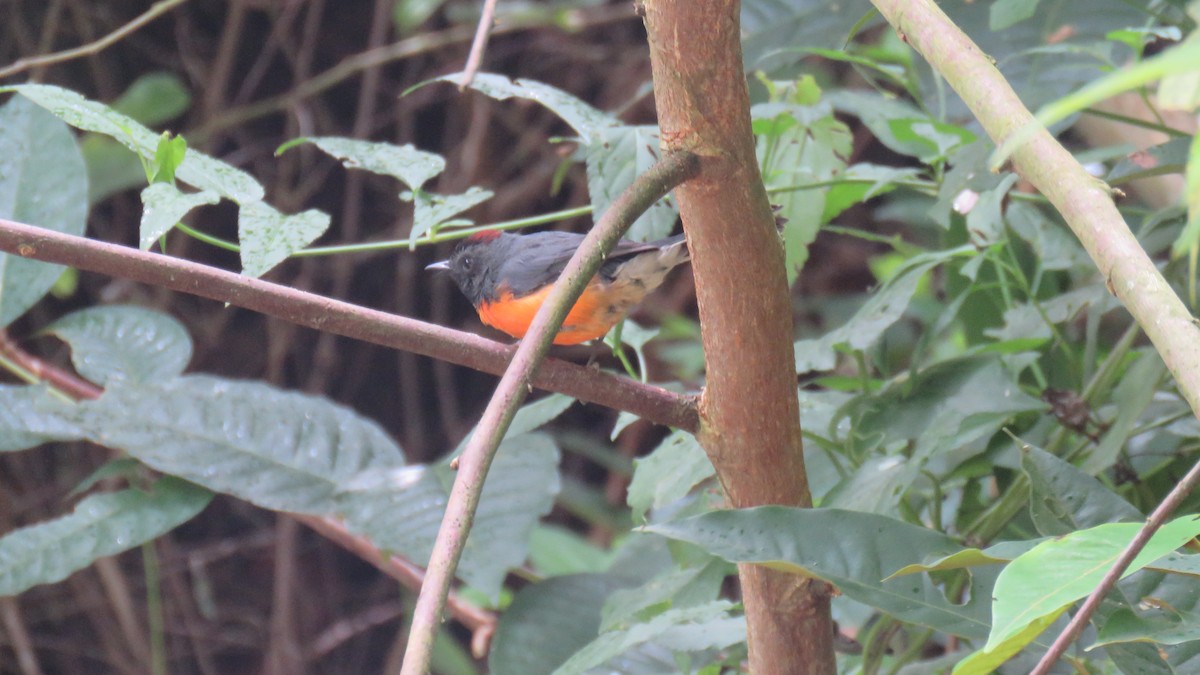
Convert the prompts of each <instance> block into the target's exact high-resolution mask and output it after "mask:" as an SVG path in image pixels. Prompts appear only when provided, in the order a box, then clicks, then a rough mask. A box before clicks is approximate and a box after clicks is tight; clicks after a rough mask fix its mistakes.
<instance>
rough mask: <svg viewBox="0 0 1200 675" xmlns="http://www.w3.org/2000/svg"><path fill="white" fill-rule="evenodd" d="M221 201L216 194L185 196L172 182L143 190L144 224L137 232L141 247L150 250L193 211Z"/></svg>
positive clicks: (205, 193) (204, 192)
mask: <svg viewBox="0 0 1200 675" xmlns="http://www.w3.org/2000/svg"><path fill="white" fill-rule="evenodd" d="M220 200H221V197H220V195H218V194H217V193H215V192H209V191H208V190H204V191H202V192H193V193H190V194H189V193H183V192H180V191H179V189H178V188H176V187H175V186H174V185H172V184H170V183H154V184H152V185H150V186H148V187H147V188H146V189H144V190H142V222H141V226H140V228H139V233H138V245H139V246H140V247H141V249H142V250H143V251H148V250H150V247H151V246H153V245H154V243H155V242H156V241H158V240H159V238H160V237H162V236H163V235H164V234H166V233H167V232H170V231H171V229H172V228H174V227H175V225H176V224H177V223H178V222H179V221H180V220H182V219H183V217H184V216H185V215H187V213H188V212H189V211H191V210H192V209H194V208H196V207H197V206H201V205H203V204H216V203H217V202H218V201H220Z"/></svg>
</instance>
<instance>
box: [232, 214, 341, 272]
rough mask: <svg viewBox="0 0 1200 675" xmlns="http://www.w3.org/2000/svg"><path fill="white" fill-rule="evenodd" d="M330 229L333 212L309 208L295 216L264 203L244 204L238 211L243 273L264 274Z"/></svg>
mask: <svg viewBox="0 0 1200 675" xmlns="http://www.w3.org/2000/svg"><path fill="white" fill-rule="evenodd" d="M328 229H329V214H326V213H322V212H320V211H317V210H316V209H309V210H307V211H304V212H302V213H297V214H295V215H291V216H285V215H284V214H282V213H280V212H278V211H276V210H275V209H273V208H271V207H270V206H268V205H267V204H266V203H264V202H251V203H249V204H244V205H243V206H242V208H241V209H240V210H239V211H238V240H239V241H240V242H241V245H242V252H241V254H242V274H245V275H246V276H249V277H260V276H262V275H264V274H266V273H267V271H268V270H270V269H271V268H272V267H275V266H276V265H278V264H279V263H281V262H283V261H284V260H286V259H287V258H288V256H290V255H292V254H293V253H295V252H296V251H299V250H300V249H302V248H304V247H305V246H308V245H309V244H311V243H312V242H313V241H314V240H315V239H316V238H317V237H320V236H321V235H322V234H325V230H328Z"/></svg>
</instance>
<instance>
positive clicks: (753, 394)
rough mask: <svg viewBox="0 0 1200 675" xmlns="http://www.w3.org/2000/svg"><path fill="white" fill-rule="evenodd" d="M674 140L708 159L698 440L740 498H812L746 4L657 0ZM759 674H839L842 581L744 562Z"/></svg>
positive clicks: (701, 243) (699, 253)
mask: <svg viewBox="0 0 1200 675" xmlns="http://www.w3.org/2000/svg"><path fill="white" fill-rule="evenodd" d="M644 10H645V22H646V30H647V33H648V39H649V42H650V57H651V63H652V66H653V69H654V94H655V101H656V102H657V105H658V119H659V125H660V127H661V129H662V139H663V145H664V146H665V148H666V149H670V150H688V151H690V152H693V153H695V154H697V155H699V156H700V158H701V175H700V176H699V177H698V178H694V179H692V180H690V181H688V182H686V183H684V184H683V185H682V186H681V187H679V188H677V189H676V190H675V196H676V198H677V199H678V200H679V207H680V211H681V214H682V216H683V222H684V225H685V229H686V231H687V235H688V243H689V246H690V248H691V252H692V269H693V272H694V274H695V278H696V295H697V300H698V303H699V308H700V325H701V332H702V339H703V342H704V353H705V355H706V360H707V382H706V388H705V391H704V395H703V398H702V399H701V407H700V412H701V430H700V432H699V433H698V434H697V436H698V438H699V440H700V443H701V444H702V445H703V446H704V449H705V451H706V452H707V453H708V456H709V458H710V459H711V460H712V463H713V466H715V467H716V470H717V475H718V477H719V479H720V481H721V485H722V486H723V487H724V489H725V494H726V495H727V497H728V499H729V502H730V505H731V506H734V507H737V508H746V507H751V506H762V505H765V504H782V505H786V506H803V507H808V506H811V505H812V497H811V495H810V494H809V491H808V480H807V477H806V475H805V470H804V457H803V446H802V440H801V435H800V413H799V403H798V401H797V396H796V376H795V365H794V357H793V349H792V314H791V303H790V300H789V295H788V287H787V276H786V273H785V270H784V254H783V247H782V246H781V245H780V242H779V235H778V234H777V233H776V228H775V219H774V215H773V214H772V212H771V206H770V204H769V203H768V201H767V193H766V190H765V189H764V188H763V183H762V177H761V176H760V174H759V171H758V162H757V160H756V158H755V153H754V138H753V134H752V132H751V129H750V114H749V105H750V104H749V96H748V94H747V91H746V80H745V75H744V73H743V69H742V52H741V43H740V40H739V38H740V28H739V12H740V3H739V2H737V1H736V0H647V1H646V2H645V4H644ZM739 574H740V578H741V582H742V595H743V600H744V603H745V607H746V622H747V629H748V631H749V645H750V672H752V673H755V674H756V675H766V674H769V673H783V674H796V673H805V674H813V675H823V674H825V673H830V674H832V673H834V672H835V666H836V663H835V660H834V655H833V649H832V644H833V631H832V627H831V622H830V618H829V589H828V587H827V586H826V585H825V584H823V583H821V582H816V581H813V580H809V579H805V578H804V577H801V576H798V575H794V574H789V573H785V572H779V571H775V570H771V569H767V568H765V567H759V566H755V565H742V566H741V567H740V568H739Z"/></svg>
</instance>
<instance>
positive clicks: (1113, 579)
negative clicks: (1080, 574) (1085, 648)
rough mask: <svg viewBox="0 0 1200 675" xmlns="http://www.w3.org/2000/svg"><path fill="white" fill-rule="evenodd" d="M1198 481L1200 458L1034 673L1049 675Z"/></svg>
mask: <svg viewBox="0 0 1200 675" xmlns="http://www.w3.org/2000/svg"><path fill="white" fill-rule="evenodd" d="M1197 483H1200V462H1196V464H1195V465H1193V466H1192V469H1191V470H1190V471H1188V473H1187V475H1186V476H1184V478H1183V480H1182V481H1180V482H1179V484H1178V485H1176V486H1175V487H1174V488H1173V489H1172V490H1171V492H1170V493H1169V494H1167V497H1166V499H1164V500H1163V501H1162V503H1161V504H1159V505H1158V508H1156V509H1154V513H1152V514H1150V517H1149V518H1147V519H1146V524H1145V525H1143V526H1142V529H1140V530H1138V533H1137V536H1136V537H1134V538H1133V541H1131V542H1129V546H1126V547H1125V550H1124V551H1122V552H1121V555H1120V557H1118V558H1117V561H1116V562H1115V563H1113V566H1112V569H1110V570H1109V571H1108V573H1107V574H1105V575H1104V578H1103V579H1101V580H1100V585H1098V586H1096V588H1095V590H1093V591H1092V594H1091V595H1089V596H1088V598H1087V600H1085V601H1084V603H1083V606H1082V607H1080V608H1079V611H1078V612H1076V613H1075V616H1074V618H1072V619H1071V623H1069V624H1067V627H1066V628H1064V629H1063V631H1062V632H1061V633H1059V635H1058V637H1057V638H1055V639H1054V644H1052V645H1050V650H1049V651H1047V652H1046V653H1045V654H1044V655H1043V656H1042V659H1041V660H1040V661H1038V664H1037V667H1036V668H1034V669H1033V672H1032V673H1031V674H1030V675H1046V673H1049V672H1050V669H1051V668H1053V667H1054V664H1055V662H1056V661H1058V659H1059V658H1061V657H1062V655H1063V654H1064V653H1065V652H1066V651H1067V647H1069V646H1071V643H1072V642H1074V641H1075V639H1076V638H1078V637H1079V634H1080V633H1081V632H1083V627H1084V626H1086V625H1087V622H1088V620H1089V619H1091V617H1092V614H1094V613H1095V612H1096V609H1097V608H1099V607H1100V603H1101V602H1103V601H1104V596H1106V595H1108V592H1109V591H1111V590H1112V589H1113V586H1116V585H1117V582H1118V581H1120V580H1121V575H1122V574H1124V573H1125V570H1126V568H1128V567H1129V564H1130V563H1132V562H1133V559H1134V558H1136V557H1137V556H1138V554H1139V553H1141V552H1142V549H1143V548H1145V547H1146V543H1147V542H1149V541H1150V538H1151V537H1153V536H1154V533H1155V532H1157V531H1158V528H1160V527H1162V525H1163V523H1165V522H1166V521H1167V518H1169V517H1170V515H1171V514H1172V513H1173V512H1174V511H1175V509H1177V508H1179V505H1180V504H1182V503H1183V500H1184V499H1186V498H1187V496H1188V495H1189V494H1191V492H1192V490H1193V489H1195V487H1196V484H1197Z"/></svg>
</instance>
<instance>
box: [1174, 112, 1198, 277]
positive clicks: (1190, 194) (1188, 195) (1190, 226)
mask: <svg viewBox="0 0 1200 675" xmlns="http://www.w3.org/2000/svg"><path fill="white" fill-rule="evenodd" d="M1184 182H1185V183H1186V186H1185V187H1184V195H1185V199H1186V201H1187V225H1186V226H1185V227H1184V228H1183V231H1182V232H1180V233H1179V238H1178V239H1176V240H1175V244H1174V245H1173V246H1172V247H1171V254H1172V255H1175V256H1181V255H1183V254H1184V253H1188V252H1190V251H1194V250H1196V248H1197V247H1198V246H1200V133H1197V134H1196V135H1195V136H1193V137H1192V145H1191V148H1190V149H1189V150H1188V161H1187V171H1186V175H1185V179H1184Z"/></svg>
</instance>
